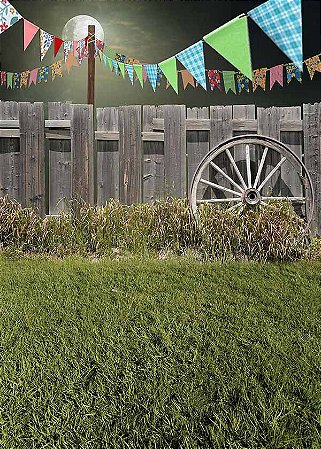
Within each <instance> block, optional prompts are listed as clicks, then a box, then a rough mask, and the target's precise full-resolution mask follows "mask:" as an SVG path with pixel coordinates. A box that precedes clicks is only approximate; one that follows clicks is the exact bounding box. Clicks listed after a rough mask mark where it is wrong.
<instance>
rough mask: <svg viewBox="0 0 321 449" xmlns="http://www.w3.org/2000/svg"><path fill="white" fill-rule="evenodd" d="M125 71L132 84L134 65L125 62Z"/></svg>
mask: <svg viewBox="0 0 321 449" xmlns="http://www.w3.org/2000/svg"><path fill="white" fill-rule="evenodd" d="M125 67H126V71H127V73H128V76H129V79H130V81H131V83H132V84H134V67H133V65H132V64H125Z"/></svg>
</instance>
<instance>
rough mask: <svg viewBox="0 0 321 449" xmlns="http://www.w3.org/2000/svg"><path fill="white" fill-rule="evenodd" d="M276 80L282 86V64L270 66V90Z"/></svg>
mask: <svg viewBox="0 0 321 449" xmlns="http://www.w3.org/2000/svg"><path fill="white" fill-rule="evenodd" d="M276 81H277V82H278V83H279V84H280V86H282V87H283V65H282V64H281V65H276V66H274V67H271V68H270V90H271V89H272V87H273V86H274V83H275V82H276Z"/></svg>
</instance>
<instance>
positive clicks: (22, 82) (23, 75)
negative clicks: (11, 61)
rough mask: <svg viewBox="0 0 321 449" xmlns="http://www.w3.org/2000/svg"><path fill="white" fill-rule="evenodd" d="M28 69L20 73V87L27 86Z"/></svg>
mask: <svg viewBox="0 0 321 449" xmlns="http://www.w3.org/2000/svg"><path fill="white" fill-rule="evenodd" d="M29 73H30V72H29V70H27V71H25V72H21V73H20V89H23V88H26V87H28V78H29Z"/></svg>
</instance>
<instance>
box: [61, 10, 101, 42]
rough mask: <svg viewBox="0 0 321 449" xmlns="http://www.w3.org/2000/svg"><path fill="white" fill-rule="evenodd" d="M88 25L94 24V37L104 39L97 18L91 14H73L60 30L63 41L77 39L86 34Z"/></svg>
mask: <svg viewBox="0 0 321 449" xmlns="http://www.w3.org/2000/svg"><path fill="white" fill-rule="evenodd" d="M88 25H95V27H96V38H97V39H99V40H101V41H104V37H105V35H104V30H103V28H102V26H101V25H100V23H99V22H98V20H96V19H94V18H93V17H91V16H84V15H82V16H75V17H73V18H72V19H70V20H68V22H67V23H66V25H65V26H64V29H63V31H62V39H63V40H64V41H79V40H80V39H83V38H84V37H87V35H88Z"/></svg>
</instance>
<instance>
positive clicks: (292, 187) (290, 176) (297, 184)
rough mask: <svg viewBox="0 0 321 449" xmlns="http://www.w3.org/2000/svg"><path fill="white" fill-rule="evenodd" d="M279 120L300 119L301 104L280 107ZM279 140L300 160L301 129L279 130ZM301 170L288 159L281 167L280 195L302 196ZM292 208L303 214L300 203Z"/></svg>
mask: <svg viewBox="0 0 321 449" xmlns="http://www.w3.org/2000/svg"><path fill="white" fill-rule="evenodd" d="M280 119H281V120H300V119H301V106H294V107H282V108H281V109H280ZM280 140H281V142H283V143H284V144H285V145H287V146H288V147H289V148H290V149H291V150H292V151H293V152H294V153H295V154H296V155H297V156H298V157H299V159H300V160H302V144H303V142H302V140H303V139H302V132H301V131H281V132H280ZM300 175H302V170H301V169H299V171H297V167H295V168H294V167H293V165H292V164H290V162H289V161H285V163H284V164H283V165H282V167H281V192H282V196H303V186H302V183H301V181H300ZM293 206H294V210H295V211H296V212H297V213H298V214H299V215H303V207H302V205H299V204H298V205H295V204H293Z"/></svg>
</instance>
